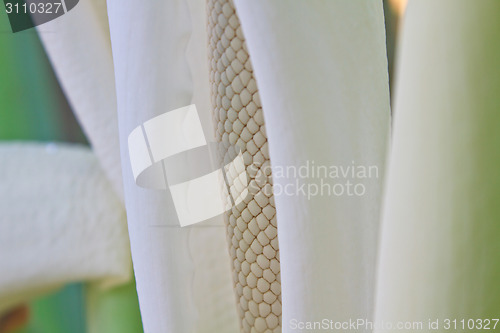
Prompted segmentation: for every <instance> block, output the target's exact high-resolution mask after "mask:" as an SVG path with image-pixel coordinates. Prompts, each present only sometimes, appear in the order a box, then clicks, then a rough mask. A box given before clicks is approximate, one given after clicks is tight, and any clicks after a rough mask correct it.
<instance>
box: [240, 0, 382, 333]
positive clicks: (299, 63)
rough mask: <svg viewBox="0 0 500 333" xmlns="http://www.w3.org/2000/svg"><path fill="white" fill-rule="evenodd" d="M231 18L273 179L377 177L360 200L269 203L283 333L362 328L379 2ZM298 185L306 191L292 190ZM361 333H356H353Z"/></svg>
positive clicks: (268, 9) (371, 234)
mask: <svg viewBox="0 0 500 333" xmlns="http://www.w3.org/2000/svg"><path fill="white" fill-rule="evenodd" d="M235 4H236V9H237V12H238V16H239V18H240V20H241V23H242V27H243V33H244V34H245V38H246V41H247V45H248V49H249V51H250V55H251V57H252V65H253V69H254V73H255V76H256V79H257V84H258V86H259V92H260V97H261V99H262V107H263V110H264V118H265V122H266V128H267V136H268V140H269V150H270V155H271V156H270V157H271V161H272V165H273V170H274V168H277V167H279V166H282V167H286V166H288V167H292V168H299V167H300V166H302V165H304V164H306V163H307V161H314V162H315V164H316V165H323V166H326V167H330V166H346V165H351V163H352V161H354V162H355V163H356V164H357V165H364V166H377V168H378V170H379V177H378V178H370V179H364V180H361V182H362V183H363V184H364V185H365V187H366V193H365V194H364V195H363V196H354V197H352V196H347V195H343V196H329V195H316V196H313V197H311V198H310V199H308V198H307V197H306V196H303V195H300V194H297V195H285V194H282V195H278V194H277V192H276V189H277V186H278V187H281V188H283V187H284V186H285V185H287V183H288V180H287V179H285V178H284V177H283V178H281V177H277V176H276V173H273V183H274V190H275V191H274V195H275V201H276V209H277V218H278V237H279V242H280V256H281V282H282V301H283V304H282V305H283V331H284V332H291V331H292V329H293V320H294V319H295V320H298V321H307V320H321V319H323V318H328V319H331V320H348V319H349V318H371V314H372V311H373V293H374V283H373V281H374V279H373V278H374V274H375V258H376V249H377V232H378V220H379V205H380V201H381V184H382V178H383V175H384V158H385V151H386V149H385V148H386V142H387V138H388V133H389V93H388V82H387V60H386V52H385V34H384V17H383V11H382V2H381V1H368V0H364V1H350V0H339V1H293V2H290V1H283V0H279V1H266V0H257V1H246V0H241V1H240V0H236V1H235ZM302 181H305V182H308V181H310V179H309V180H308V179H303V180H302ZM361 331H362V330H361Z"/></svg>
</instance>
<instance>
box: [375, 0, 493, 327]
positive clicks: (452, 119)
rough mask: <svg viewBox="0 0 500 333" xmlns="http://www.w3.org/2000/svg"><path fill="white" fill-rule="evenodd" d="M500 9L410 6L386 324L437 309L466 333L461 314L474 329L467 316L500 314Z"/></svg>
mask: <svg viewBox="0 0 500 333" xmlns="http://www.w3.org/2000/svg"><path fill="white" fill-rule="evenodd" d="M499 13H500V3H499V2H498V1H494V0H484V1H475V2H471V1H466V0H461V1H454V0H443V1H431V0H422V1H414V2H410V4H409V6H408V9H407V13H406V17H405V22H404V30H403V35H402V37H403V38H402V45H401V51H400V59H399V68H398V70H399V71H398V82H397V90H396V92H397V96H396V104H395V123H394V140H393V142H394V143H393V148H392V153H391V160H390V168H389V178H388V188H387V193H386V197H385V204H384V211H385V213H384V219H383V228H382V238H381V242H380V263H379V267H378V268H379V270H378V272H379V273H378V287H377V307H376V319H377V320H378V321H379V322H382V321H386V322H393V323H394V322H396V321H412V322H413V321H417V322H418V321H423V325H424V326H423V327H424V331H425V330H429V327H428V320H429V319H431V321H432V322H435V320H437V319H439V320H440V321H439V327H438V328H439V329H438V330H436V332H440V331H445V326H444V325H445V324H446V323H445V322H444V320H445V319H446V318H448V319H450V320H451V321H453V320H454V319H456V320H457V321H456V324H457V325H458V326H456V327H454V326H451V329H452V330H457V331H463V327H462V323H461V320H465V327H466V328H467V327H469V326H467V325H469V324H470V323H469V319H473V320H476V319H483V320H484V319H491V318H498V309H499V306H500V301H499V298H498V295H499V294H500V284H499V283H498V281H499V279H500V267H499V265H500V260H499V259H500V252H499V241H498V240H499V237H500V225H499V223H498V222H499V220H500V206H499V204H498V202H499V197H500V195H499V193H500V192H499V186H500V176H499V173H498V162H499V161H500V150H499V147H500V137H499V134H498V133H500V115H499V112H498V109H499V106H500V95H499V94H498V87H499V85H500V41H499V39H498V32H499V31H500V14H499ZM424 21H425V24H422V22H424ZM451 325H454V324H453V322H451ZM474 325H480V323H479V322H472V326H471V327H472V330H471V331H478V330H479V326H474ZM490 329H493V323H491V325H490ZM414 331H416V330H414ZM376 332H385V330H384V329H383V328H381V329H379V330H376Z"/></svg>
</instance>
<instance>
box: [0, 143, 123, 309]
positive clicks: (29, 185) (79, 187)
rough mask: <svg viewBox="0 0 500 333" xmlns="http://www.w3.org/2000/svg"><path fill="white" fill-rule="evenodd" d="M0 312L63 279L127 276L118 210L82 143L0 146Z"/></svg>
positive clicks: (108, 280)
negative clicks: (76, 144) (72, 144)
mask: <svg viewBox="0 0 500 333" xmlns="http://www.w3.org/2000/svg"><path fill="white" fill-rule="evenodd" d="M0 212H1V214H0V267H1V270H2V273H1V274H0V312H1V311H2V310H4V309H6V308H7V307H9V306H13V305H16V303H19V302H23V301H26V300H28V299H30V298H32V297H34V296H36V295H38V294H40V293H43V292H45V291H48V290H51V289H53V288H57V287H59V286H62V285H64V284H65V283H68V282H74V281H82V280H97V281H100V283H101V285H103V286H111V285H115V284H118V283H123V282H126V281H128V279H129V278H130V273H131V264H130V249H129V243H128V236H127V225H126V221H125V211H124V209H123V206H122V204H121V202H120V200H119V198H118V197H117V196H116V194H115V193H114V190H113V189H112V187H111V185H110V183H109V182H108V181H107V179H106V177H105V175H104V174H103V172H102V169H101V167H100V166H99V164H98V162H97V159H96V158H95V156H94V154H93V153H91V152H90V150H89V149H88V148H85V147H83V146H71V145H54V144H48V145H47V144H33V143H31V144H27V143H9V144H1V145H0Z"/></svg>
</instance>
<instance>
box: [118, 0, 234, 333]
mask: <svg viewBox="0 0 500 333" xmlns="http://www.w3.org/2000/svg"><path fill="white" fill-rule="evenodd" d="M108 14H109V22H110V31H111V41H112V47H113V59H114V66H115V75H116V90H117V103H118V119H119V132H120V142H121V154H122V167H123V177H124V178H123V179H124V190H125V200H126V206H127V217H128V223H129V230H130V240H131V248H132V257H133V261H134V269H135V274H136V280H137V290H138V294H139V303H140V306H141V313H142V319H143V324H144V330H145V332H146V333H157V332H207V333H212V332H221V333H223V332H235V331H237V329H238V322H237V314H236V309H235V307H234V296H233V293H232V290H231V285H232V283H231V276H230V269H229V263H228V256H227V249H226V244H225V230H224V228H223V227H201V228H198V227H196V226H194V227H188V228H179V227H178V219H177V216H176V210H175V207H174V205H173V202H172V198H171V196H170V193H169V192H168V191H158V190H151V189H144V188H140V187H138V186H137V185H136V184H135V182H134V177H133V174H132V170H131V165H130V158H129V151H128V144H127V142H128V136H129V134H130V133H131V132H132V131H133V130H134V129H135V128H136V127H137V126H139V125H141V124H143V123H144V122H145V121H147V120H150V119H151V118H153V117H155V116H158V115H161V114H164V113H166V112H168V111H172V110H174V109H177V108H180V107H183V106H187V105H190V104H196V106H197V108H198V110H199V111H200V117H204V118H205V120H204V121H203V123H204V125H205V129H206V130H209V129H210V128H212V126H211V123H210V113H209V109H208V105H209V97H208V64H207V50H206V30H205V29H206V28H205V22H206V19H205V15H206V13H205V3H204V0H189V1H183V0H176V1H155V2H152V3H143V4H138V3H137V2H136V1H131V0H127V1H121V0H120V1H117V0H109V1H108ZM207 137H209V136H208V135H207ZM202 162H207V163H208V162H209V161H202Z"/></svg>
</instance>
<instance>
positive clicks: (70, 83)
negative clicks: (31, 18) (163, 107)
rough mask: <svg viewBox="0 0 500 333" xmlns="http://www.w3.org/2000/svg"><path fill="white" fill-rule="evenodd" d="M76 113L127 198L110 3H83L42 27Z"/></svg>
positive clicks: (102, 162)
mask: <svg viewBox="0 0 500 333" xmlns="http://www.w3.org/2000/svg"><path fill="white" fill-rule="evenodd" d="M37 29H38V32H39V35H40V38H41V39H42V42H43V45H44V47H45V50H46V51H47V54H48V55H49V58H50V60H51V63H52V66H53V67H54V70H55V72H56V74H57V77H58V79H59V81H60V83H61V86H62V88H63V90H64V92H65V94H66V97H67V98H68V100H69V102H70V104H71V107H72V109H73V112H74V113H75V115H76V116H77V118H78V121H79V122H80V124H81V125H82V127H83V129H84V131H85V133H86V135H87V137H88V139H89V141H90V143H91V145H92V148H93V150H94V151H95V153H96V155H97V157H98V159H99V162H100V163H101V164H102V166H103V168H104V171H105V173H106V176H107V177H108V179H110V181H111V183H112V185H113V187H114V188H115V190H116V192H117V194H118V195H119V196H120V197H122V198H123V186H122V176H121V167H120V150H119V141H118V121H117V116H116V96H115V82H114V74H113V58H112V55H111V43H110V40H109V28H108V22H107V13H106V2H105V0H94V1H80V2H79V3H78V5H77V6H76V7H74V8H73V9H72V10H70V11H69V12H67V13H66V14H64V15H62V16H61V17H59V18H57V19H55V20H53V21H50V22H48V23H45V24H43V25H40V26H38V27H37Z"/></svg>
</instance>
